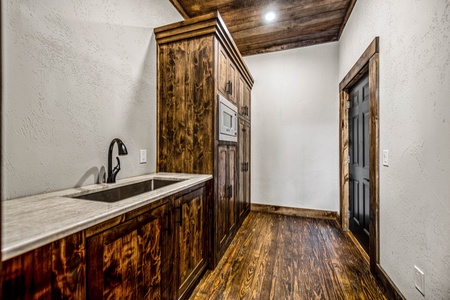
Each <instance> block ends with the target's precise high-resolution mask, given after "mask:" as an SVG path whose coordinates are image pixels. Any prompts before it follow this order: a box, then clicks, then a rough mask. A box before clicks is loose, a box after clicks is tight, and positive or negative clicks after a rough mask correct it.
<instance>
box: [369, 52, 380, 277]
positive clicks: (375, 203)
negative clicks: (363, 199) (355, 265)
mask: <svg viewBox="0 0 450 300" xmlns="http://www.w3.org/2000/svg"><path fill="white" fill-rule="evenodd" d="M378 55H379V54H378V53H375V54H374V55H373V56H372V57H371V58H370V60H369V98H370V102H369V105H370V108H369V109H370V120H369V139H370V149H369V158H370V161H369V168H370V191H369V194H370V228H369V232H370V240H369V244H370V245H369V256H370V257H371V261H370V262H371V263H370V268H371V270H372V272H375V271H376V264H377V263H379V261H380V249H379V247H380V236H379V219H380V218H379V206H380V204H379V174H380V170H379V166H380V162H379V155H380V153H379V140H380V138H379V78H378V76H379V75H378V74H379V63H378Z"/></svg>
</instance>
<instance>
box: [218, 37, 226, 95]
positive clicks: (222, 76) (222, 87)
mask: <svg viewBox="0 0 450 300" xmlns="http://www.w3.org/2000/svg"><path fill="white" fill-rule="evenodd" d="M218 60H219V61H218V68H219V70H218V76H219V84H218V85H219V86H218V88H219V91H220V92H221V93H222V94H223V95H224V96H225V97H226V96H227V83H228V55H227V53H226V52H225V49H223V48H222V47H221V46H219V58H218Z"/></svg>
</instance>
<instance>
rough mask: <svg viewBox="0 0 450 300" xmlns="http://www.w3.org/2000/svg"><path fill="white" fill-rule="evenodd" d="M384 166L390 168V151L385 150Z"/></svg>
mask: <svg viewBox="0 0 450 300" xmlns="http://www.w3.org/2000/svg"><path fill="white" fill-rule="evenodd" d="M383 166H386V167H388V166H389V151H388V150H383Z"/></svg>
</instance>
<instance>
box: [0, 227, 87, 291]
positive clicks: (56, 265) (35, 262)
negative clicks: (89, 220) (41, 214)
mask: <svg viewBox="0 0 450 300" xmlns="http://www.w3.org/2000/svg"><path fill="white" fill-rule="evenodd" d="M84 245H85V244H84V234H83V233H82V232H78V233H75V234H72V235H69V236H67V237H65V238H62V239H60V240H57V241H55V242H53V243H50V244H47V245H44V246H42V247H40V248H37V249H35V250H32V251H29V252H27V253H25V254H22V255H19V256H17V257H14V258H11V259H9V260H7V261H5V262H3V265H2V279H3V280H2V290H3V295H2V297H3V298H2V299H80V300H82V299H85V291H86V289H85V276H86V274H85V266H86V260H85V248H84Z"/></svg>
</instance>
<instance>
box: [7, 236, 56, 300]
mask: <svg viewBox="0 0 450 300" xmlns="http://www.w3.org/2000/svg"><path fill="white" fill-rule="evenodd" d="M2 268H3V270H2V274H3V275H2V276H3V287H2V290H3V299H51V245H50V244H49V245H46V246H43V247H40V248H38V249H36V250H33V251H30V252H27V253H25V254H22V255H20V256H17V257H14V258H12V259H9V260H7V261H6V262H4V263H3V264H2Z"/></svg>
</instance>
